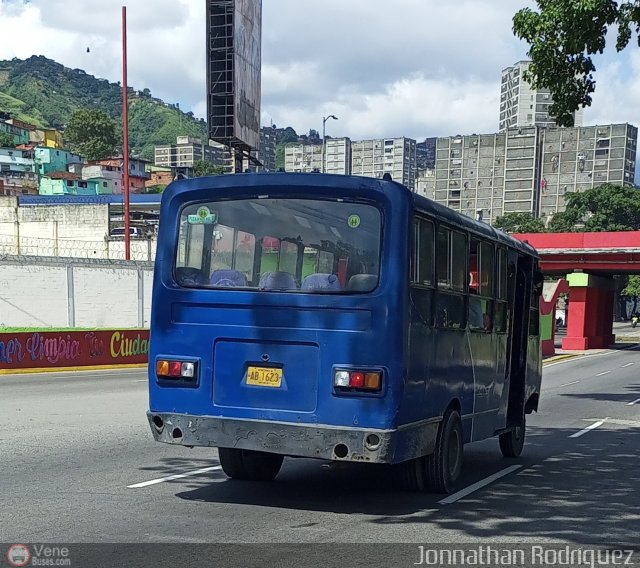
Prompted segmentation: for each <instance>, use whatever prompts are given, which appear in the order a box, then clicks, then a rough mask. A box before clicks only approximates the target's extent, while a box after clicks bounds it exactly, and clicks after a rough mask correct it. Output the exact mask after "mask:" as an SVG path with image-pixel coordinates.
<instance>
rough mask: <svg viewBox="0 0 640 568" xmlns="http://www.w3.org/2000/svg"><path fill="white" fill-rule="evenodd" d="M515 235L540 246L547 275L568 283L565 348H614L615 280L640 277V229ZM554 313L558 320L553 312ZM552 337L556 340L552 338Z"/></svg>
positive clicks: (540, 253) (541, 260) (542, 266)
mask: <svg viewBox="0 0 640 568" xmlns="http://www.w3.org/2000/svg"><path fill="white" fill-rule="evenodd" d="M513 236H514V237H515V238H517V239H519V240H521V241H526V242H528V243H529V244H530V245H532V246H533V247H535V248H536V250H537V251H538V254H539V255H540V265H541V268H542V271H543V272H544V274H545V275H553V276H559V277H566V279H567V280H568V283H569V313H568V316H567V321H568V326H567V337H566V338H564V339H563V341H562V348H563V349H567V350H586V349H603V348H606V347H608V346H610V345H612V344H613V343H614V342H615V336H614V335H613V309H614V302H615V287H614V281H613V276H614V275H617V274H640V231H622V232H617V233H609V232H606V233H605V232H602V233H523V234H515V235H513ZM555 301H557V295H556V297H555V298H554V302H555ZM553 311H554V315H553V319H554V320H555V309H554V310H553ZM551 339H552V341H553V337H552V338H551Z"/></svg>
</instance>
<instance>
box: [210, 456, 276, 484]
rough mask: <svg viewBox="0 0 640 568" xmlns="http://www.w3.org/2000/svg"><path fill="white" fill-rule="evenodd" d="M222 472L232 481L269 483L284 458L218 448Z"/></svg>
mask: <svg viewBox="0 0 640 568" xmlns="http://www.w3.org/2000/svg"><path fill="white" fill-rule="evenodd" d="M218 456H219V457H220V465H221V466H222V471H224V472H225V474H226V475H227V476H229V477H231V478H232V479H246V480H249V481H271V480H273V479H274V478H275V477H276V475H278V472H279V471H280V468H281V467H282V461H283V460H284V456H281V455H279V454H269V453H266V452H254V451H251V450H239V449H236V448H218Z"/></svg>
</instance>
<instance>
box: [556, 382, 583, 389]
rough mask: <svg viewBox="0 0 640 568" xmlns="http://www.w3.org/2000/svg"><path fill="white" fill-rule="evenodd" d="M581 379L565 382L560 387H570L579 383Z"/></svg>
mask: <svg viewBox="0 0 640 568" xmlns="http://www.w3.org/2000/svg"><path fill="white" fill-rule="evenodd" d="M579 382H580V381H573V382H572V383H565V384H564V385H560V386H559V387H558V388H562V387H568V386H569V385H577V384H578V383H579Z"/></svg>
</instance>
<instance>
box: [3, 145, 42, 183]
mask: <svg viewBox="0 0 640 568" xmlns="http://www.w3.org/2000/svg"><path fill="white" fill-rule="evenodd" d="M33 155H34V154H33V151H26V150H24V151H23V150H17V149H14V148H0V195H36V194H37V193H38V174H37V173H36V168H35V162H34V159H33Z"/></svg>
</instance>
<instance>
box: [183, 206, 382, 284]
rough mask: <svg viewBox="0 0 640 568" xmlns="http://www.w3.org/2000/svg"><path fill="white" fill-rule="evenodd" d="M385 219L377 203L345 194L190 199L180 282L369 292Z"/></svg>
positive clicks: (185, 217) (185, 211)
mask: <svg viewBox="0 0 640 568" xmlns="http://www.w3.org/2000/svg"><path fill="white" fill-rule="evenodd" d="M381 226H382V220H381V214H380V211H379V210H378V209H377V208H376V207H375V206H373V205H369V204H364V203H355V202H347V201H344V200H341V199H340V200H338V199H337V200H335V201H326V200H318V199H277V198H261V199H242V200H225V201H213V202H206V203H196V204H190V205H188V206H186V207H185V208H184V209H183V211H182V213H181V216H180V231H179V239H178V250H177V257H176V270H175V277H176V281H177V283H178V284H179V285H181V286H185V287H195V288H235V289H254V290H264V291H274V292H277V291H280V292H282V291H286V292H302V293H333V294H336V293H337V294H340V293H350V292H371V291H373V290H374V289H375V288H376V286H377V283H378V277H379V263H380V240H381Z"/></svg>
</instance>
